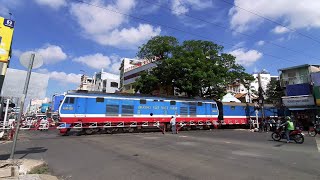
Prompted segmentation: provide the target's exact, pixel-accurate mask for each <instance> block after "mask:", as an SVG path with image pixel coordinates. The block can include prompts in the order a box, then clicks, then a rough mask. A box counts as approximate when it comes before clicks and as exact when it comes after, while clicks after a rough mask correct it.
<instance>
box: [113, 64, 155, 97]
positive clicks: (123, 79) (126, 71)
mask: <svg viewBox="0 0 320 180" xmlns="http://www.w3.org/2000/svg"><path fill="white" fill-rule="evenodd" d="M156 61H157V60H156V59H153V60H147V59H130V58H124V59H123V60H122V63H121V66H120V69H119V70H120V88H119V89H120V91H121V92H125V93H134V87H133V83H134V82H135V81H136V79H137V78H139V77H140V74H141V73H142V72H144V71H148V70H150V69H152V68H154V67H156V66H157V64H156Z"/></svg>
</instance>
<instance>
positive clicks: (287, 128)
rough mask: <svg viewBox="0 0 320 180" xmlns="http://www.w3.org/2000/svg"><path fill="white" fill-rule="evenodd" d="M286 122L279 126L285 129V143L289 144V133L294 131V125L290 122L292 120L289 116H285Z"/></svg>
mask: <svg viewBox="0 0 320 180" xmlns="http://www.w3.org/2000/svg"><path fill="white" fill-rule="evenodd" d="M285 119H286V122H285V123H283V124H281V125H280V127H281V126H285V127H286V136H287V143H289V142H290V132H291V131H293V130H294V125H293V122H292V119H291V118H290V116H287V117H286V118H285Z"/></svg>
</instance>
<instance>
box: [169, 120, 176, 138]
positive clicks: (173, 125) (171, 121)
mask: <svg viewBox="0 0 320 180" xmlns="http://www.w3.org/2000/svg"><path fill="white" fill-rule="evenodd" d="M170 124H171V130H172V134H177V129H176V117H174V116H171V120H170Z"/></svg>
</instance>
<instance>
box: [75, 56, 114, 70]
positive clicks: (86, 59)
mask: <svg viewBox="0 0 320 180" xmlns="http://www.w3.org/2000/svg"><path fill="white" fill-rule="evenodd" d="M73 61H75V62H79V63H82V64H85V65H87V66H89V67H91V68H94V69H102V68H107V67H108V66H109V65H110V63H111V60H110V58H109V57H108V56H104V55H103V54H100V53H97V54H92V55H86V56H80V57H77V58H74V59H73Z"/></svg>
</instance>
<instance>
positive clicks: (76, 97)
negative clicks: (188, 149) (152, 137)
mask: <svg viewBox="0 0 320 180" xmlns="http://www.w3.org/2000/svg"><path fill="white" fill-rule="evenodd" d="M218 113H219V111H218V107H217V104H216V102H214V101H212V100H196V99H184V98H177V97H154V96H139V95H125V94H105V93H79V92H71V93H68V94H66V96H65V98H64V100H63V101H62V103H61V106H60V109H59V114H60V122H61V123H62V125H61V126H60V127H59V128H60V132H61V133H63V134H64V133H67V131H68V130H70V129H71V128H78V129H81V130H83V131H85V133H87V134H91V133H92V132H93V131H95V130H99V129H111V128H120V127H122V128H129V129H130V130H132V129H133V128H137V127H150V126H152V127H157V128H160V129H161V130H163V131H164V130H165V129H164V128H165V127H166V126H167V125H168V124H169V122H170V119H171V117H172V116H176V117H177V118H176V119H177V120H176V121H177V123H178V124H179V126H180V127H183V126H203V125H206V126H211V125H213V124H217V120H218Z"/></svg>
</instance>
